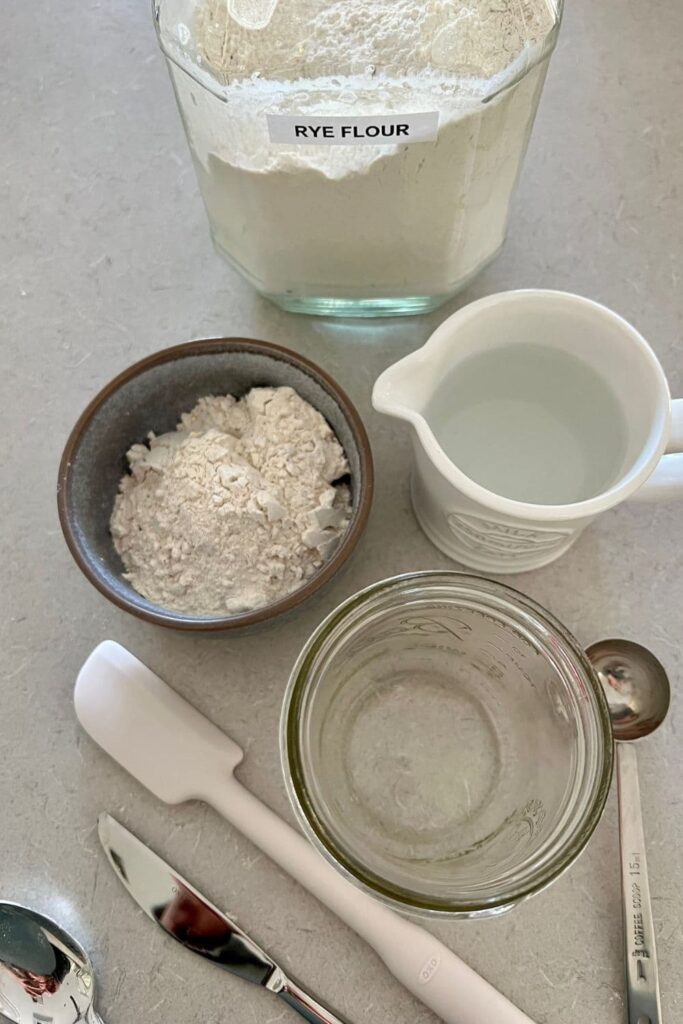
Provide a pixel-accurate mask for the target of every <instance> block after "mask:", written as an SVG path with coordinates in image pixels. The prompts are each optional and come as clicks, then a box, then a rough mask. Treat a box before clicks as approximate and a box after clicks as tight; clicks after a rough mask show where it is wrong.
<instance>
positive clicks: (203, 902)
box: [98, 814, 346, 1024]
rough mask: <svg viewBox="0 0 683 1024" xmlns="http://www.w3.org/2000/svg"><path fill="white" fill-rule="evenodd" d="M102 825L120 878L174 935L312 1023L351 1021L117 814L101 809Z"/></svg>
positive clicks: (103, 837)
mask: <svg viewBox="0 0 683 1024" xmlns="http://www.w3.org/2000/svg"><path fill="white" fill-rule="evenodd" d="M98 831H99V836H100V842H101V843H102V847H103V848H104V852H105V853H106V855H107V858H108V860H109V863H110V864H111V866H112V868H113V869H114V871H115V873H116V874H117V875H118V877H119V879H120V881H121V882H123V884H124V886H125V887H126V889H127V890H128V892H129V893H130V895H131V896H132V897H133V899H134V900H135V902H136V903H137V904H138V906H140V907H141V908H142V909H143V910H144V912H145V913H146V914H147V916H148V917H151V918H152V920H153V921H156V923H157V924H158V925H159V926H160V927H161V928H163V930H164V931H165V932H166V933H167V934H168V935H170V936H171V937H172V938H174V939H175V940H176V941H177V942H179V943H180V944H181V945H183V946H185V947H186V949H189V950H191V951H192V952H193V953H197V954H198V955H199V956H202V957H204V959H205V960H210V961H211V963H214V964H216V965H217V966H218V967H222V968H223V970H224V971H229V972H230V973H231V974H236V975H237V977H238V978H243V979H244V980H245V981H250V982H252V983H253V984H255V985H260V986H261V987H262V988H265V989H267V991H269V992H272V993H273V995H276V996H278V998H279V999H282V1000H283V1001H284V1002H285V1003H288V1004H289V1005H290V1006H291V1007H293V1008H294V1009H295V1010H296V1011H297V1013H299V1014H301V1016H302V1017H303V1018H304V1019H305V1020H307V1021H309V1022H310V1024H346V1022H345V1021H344V1019H343V1018H342V1017H340V1016H339V1015H338V1014H336V1013H333V1012H332V1010H330V1009H328V1008H327V1007H326V1006H323V1004H322V1003H320V1002H318V1000H317V999H315V998H314V996H312V995H310V994H309V993H308V992H306V991H305V989H303V988H302V987H301V986H300V985H299V984H297V982H296V981H294V980H293V979H292V978H290V977H288V976H287V975H286V974H285V972H284V971H283V970H282V968H281V967H278V965H277V964H276V963H275V961H274V960H272V959H271V957H269V956H268V954H267V953H266V952H265V951H264V950H263V949H261V947H260V946H259V945H257V943H256V942H254V940H253V939H250V938H249V936H248V935H247V934H246V933H245V932H243V931H242V929H241V928H240V927H238V925H236V924H235V922H234V921H231V920H230V918H229V917H227V916H226V915H225V914H224V913H223V912H222V911H220V910H218V908H217V907H215V906H214V905H213V904H212V903H209V901H208V900H207V899H205V898H204V896H202V895H201V893H199V892H197V890H196V889H195V888H194V887H193V886H192V885H190V883H189V882H187V881H186V880H185V879H184V878H183V877H182V876H181V875H179V874H178V872H177V871H175V870H174V868H172V867H171V866H170V865H169V864H166V863H165V861H163V860H162V859H161V857H159V856H158V855H157V854H156V853H154V852H153V851H152V850H150V849H149V847H147V846H145V844H144V843H143V842H141V841H140V840H139V839H138V838H137V837H136V836H134V835H133V833H132V832H129V831H128V829H126V828H124V827H123V825H121V824H120V823H119V822H118V821H116V819H115V818H112V817H111V815H109V814H102V815H100V818H99V823H98Z"/></svg>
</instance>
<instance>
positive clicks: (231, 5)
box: [154, 0, 562, 316]
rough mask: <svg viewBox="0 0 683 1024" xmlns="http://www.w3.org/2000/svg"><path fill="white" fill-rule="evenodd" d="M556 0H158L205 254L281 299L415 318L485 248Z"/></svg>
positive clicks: (295, 306)
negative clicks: (209, 246)
mask: <svg viewBox="0 0 683 1024" xmlns="http://www.w3.org/2000/svg"><path fill="white" fill-rule="evenodd" d="M561 2H562V0H454V2H453V3H450V4H444V3H443V2H442V0H156V3H155V5H154V11H155V17H156V23H157V29H158V34H159V40H160V43H161V47H162V49H163V51H164V53H165V55H166V57H167V59H168V66H169V69H170V73H171V79H172V82H173V86H174V89H175V93H176V97H177V100H178V105H179V108H180V112H181V115H182V118H183V122H184V125H185V129H186V132H187V137H188V141H189V145H190V149H191V151H192V156H193V160H194V164H195V168H196V172H197V177H198V180H199V186H200V190H201V194H202V197H203V199H204V203H205V206H206V210H207V214H208V218H209V224H210V227H211V234H212V237H213V241H214V244H215V246H216V248H217V250H218V251H219V252H220V253H221V254H222V255H223V256H224V257H225V258H226V259H227V260H228V261H229V262H230V263H231V264H232V265H233V266H234V267H236V268H237V269H238V270H239V271H240V272H241V273H242V274H243V275H244V276H245V277H246V278H247V280H249V281H250V282H251V283H252V284H253V285H254V287H255V288H257V289H258V290H259V291H260V292H261V293H262V294H264V295H266V296H268V297H269V298H271V299H272V300H274V301H275V302H277V303H278V304H279V305H280V306H282V307H284V308H285V309H288V310H291V311H295V312H304V313H317V314H330V315H340V316H377V315H382V314H386V315H396V314H404V313H421V312H426V311H428V310H431V309H433V308H435V307H437V306H438V305H440V304H441V303H443V302H444V301H446V300H447V299H448V298H449V297H450V296H451V295H453V294H454V293H455V292H457V291H458V290H459V289H461V288H463V287H464V286H465V285H466V284H467V283H468V282H469V281H470V280H471V279H472V278H473V277H474V276H475V275H476V274H477V273H478V272H479V271H480V270H481V269H482V268H483V267H484V266H485V265H486V264H487V263H489V262H490V260H492V259H493V258H494V257H495V255H496V254H497V253H498V251H499V250H500V248H501V246H502V244H503V241H504V238H505V233H506V228H507V221H508V209H509V204H510V198H511V195H512V192H513V189H514V186H515V183H516V181H517V178H518V175H519V171H520V167H521V164H522V160H523V157H524V153H525V151H526V147H527V142H528V139H529V133H530V131H531V127H532V124H533V120H534V116H535V113H536V108H537V105H538V101H539V97H540V93H541V89H542V86H543V81H544V78H545V74H546V70H547V66H548V60H549V58H550V54H551V52H552V49H553V47H554V45H555V41H556V37H557V31H558V28H559V22H560V17H561Z"/></svg>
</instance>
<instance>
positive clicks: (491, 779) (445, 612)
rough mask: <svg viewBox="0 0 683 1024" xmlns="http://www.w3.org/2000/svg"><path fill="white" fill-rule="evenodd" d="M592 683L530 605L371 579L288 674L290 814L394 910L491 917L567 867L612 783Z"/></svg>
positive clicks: (419, 582)
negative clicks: (376, 581)
mask: <svg viewBox="0 0 683 1024" xmlns="http://www.w3.org/2000/svg"><path fill="white" fill-rule="evenodd" d="M612 747H613V744H612V733H611V725H610V720H609V714H608V709H607V704H606V701H605V698H604V695H603V692H602V688H601V686H600V684H599V682H598V680H597V679H596V677H595V675H594V673H593V671H592V669H591V666H590V664H589V663H588V660H587V658H586V656H585V654H584V653H583V651H582V650H581V649H580V647H579V646H578V644H577V643H576V641H575V640H574V638H573V637H572V636H571V634H570V633H568V632H567V630H566V629H565V628H564V627H563V626H562V625H561V624H560V623H559V622H558V621H557V620H556V619H554V618H553V617H552V616H551V615H549V613H548V612H546V611H545V610H544V609H543V608H541V607H540V606H539V605H537V604H536V603H535V602H533V601H531V600H530V599H529V598H527V597H525V596H524V595H522V594H520V593H518V592H517V591H515V590H512V589H510V588H509V587H505V586H503V585H502V584H498V583H494V582H492V581H490V580H484V579H480V578H479V577H476V576H467V575H464V574H461V573H456V572H431V573H430V572H425V573H414V574H409V575H405V576H398V577H396V578H395V579H390V580H385V581H383V582H381V583H377V584H375V585H374V586H371V587H369V588H368V589H367V590H365V591H362V592H361V593H359V594H356V595H355V596H354V597H352V598H350V599H349V600H348V601H346V602H345V603H344V604H342V605H341V606H340V607H339V608H338V609H337V610H336V611H334V612H332V614H331V615H330V616H329V617H328V618H327V619H326V620H325V621H324V622H323V623H322V624H321V625H320V626H319V627H318V629H317V630H316V632H315V633H314V634H313V636H312V637H311V639H310V640H309V641H308V643H307V644H306V646H305V648H304V650H303V651H302V653H301V655H300V657H299V659H298V661H297V664H296V665H295V667H294V670H293V672H292V675H291V678H290V682H289V686H288V690H287V694H286V697H285V703H284V708H283V714H282V726H281V749H282V760H283V770H284V774H285V779H286V782H287V786H288V790H289V795H290V799H291V801H292V805H293V807H294V809H295V811H296V813H297V815H298V817H299V821H300V823H301V825H302V827H303V828H304V830H305V831H306V833H307V834H308V836H309V838H310V839H311V840H312V841H313V842H314V844H315V845H316V846H317V847H318V849H319V850H320V851H321V852H322V853H323V855H324V856H325V857H326V858H327V859H328V860H329V861H330V862H331V863H332V864H333V865H334V866H335V867H336V868H337V869H338V870H339V871H340V872H341V873H342V874H343V875H345V876H346V877H347V878H349V879H350V880H351V881H352V882H354V883H355V884H356V885H359V886H360V887H361V888H363V889H365V890H366V891H367V892H369V893H371V894H372V895H373V896H376V897H378V898H379V899H381V900H383V901H385V902H386V903H388V904H389V905H391V906H393V907H396V908H397V909H401V910H405V911H411V912H421V913H426V914H441V915H446V916H453V917H477V916H487V915H492V914H499V913H501V912H503V911H505V910H508V909H510V908H511V907H513V906H514V905H515V904H517V903H519V902H520V901H521V900H523V899H525V898H526V897H528V896H531V895H533V894H534V893H536V892H539V891H540V890H541V889H543V888H545V886H547V885H549V884H550V882H552V881H553V879H555V878H557V876H558V875H559V874H561V873H562V872H563V871H564V870H565V869H566V868H567V867H568V866H569V865H570V864H571V863H572V861H573V860H574V859H575V858H576V857H577V856H578V854H579V853H580V852H581V850H582V849H583V848H584V846H585V845H586V843H587V842H588V840H589V838H590V836H591V835H592V833H593V830H594V828H595V826H596V824H597V823H598V821H599V819H600V815H601V813H602V810H603V807H604V804H605V799H606V796H607V792H608V788H609V784H610V778H611V772H612Z"/></svg>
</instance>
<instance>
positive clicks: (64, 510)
mask: <svg viewBox="0 0 683 1024" xmlns="http://www.w3.org/2000/svg"><path fill="white" fill-rule="evenodd" d="M230 349H234V350H235V351H242V352H244V351H247V352H257V353H258V352H263V353H265V354H267V355H271V356H273V357H275V358H277V359H281V360H282V361H284V362H288V363H292V364H293V365H294V366H296V367H298V368H299V369H301V370H303V371H304V372H305V373H307V374H308V375H309V376H311V377H314V378H315V379H316V380H317V381H318V382H319V383H320V385H321V386H322V387H323V388H324V390H326V391H328V392H330V393H331V394H332V396H333V397H334V398H335V400H336V401H337V403H338V404H339V406H340V408H341V410H342V412H343V413H344V416H345V417H346V419H347V421H348V423H349V425H350V427H351V430H352V432H353V435H354V437H355V440H356V443H357V444H358V450H359V457H360V476H361V485H360V488H359V491H358V505H357V508H356V510H355V512H354V515H353V517H352V519H351V523H350V525H349V528H348V530H347V531H346V533H345V534H344V537H343V540H342V542H341V544H340V545H339V547H338V548H337V550H336V551H335V553H334V555H333V556H332V558H331V559H330V560H329V561H328V562H325V564H324V565H323V566H322V568H321V569H320V570H319V571H318V572H317V573H316V575H315V576H313V577H312V579H310V580H309V581H308V583H306V585H305V586H303V587H300V589H299V590H295V591H294V593H292V594H289V595H288V596H287V597H285V598H282V599H281V600H280V601H276V602H275V603H274V604H269V605H266V606H265V607H263V608H257V609H256V610H255V611H252V612H244V613H243V614H240V615H230V616H225V617H219V616H215V617H211V618H209V617H207V618H202V619H200V618H191V617H189V616H188V617H183V616H182V613H181V612H178V613H176V612H173V611H171V610H169V611H164V610H163V609H161V608H160V610H159V611H158V612H156V611H150V610H148V609H146V608H139V607H138V606H137V605H135V604H133V603H132V602H131V601H128V600H126V598H124V597H121V596H120V595H119V594H117V593H115V592H114V591H113V590H111V589H110V588H109V586H108V585H107V584H106V583H105V582H104V581H103V580H102V579H100V577H99V576H98V575H97V574H96V573H95V572H93V571H92V569H91V567H90V565H89V564H88V561H87V560H86V559H85V558H84V557H83V554H82V552H81V549H80V547H79V544H78V542H77V540H76V536H75V533H74V530H73V529H72V523H71V516H70V514H69V511H68V497H69V490H70V478H71V473H70V465H71V462H72V461H73V459H74V457H75V455H76V453H77V451H78V447H79V444H80V441H81V436H82V434H83V431H84V430H85V428H86V426H87V425H88V424H89V423H90V421H91V419H92V418H93V416H94V415H95V413H96V412H97V411H98V409H99V408H100V406H101V405H102V404H103V403H104V402H105V401H106V400H107V399H108V398H109V397H110V395H112V394H114V392H116V391H118V389H119V388H120V387H121V385H122V384H126V383H127V382H128V381H129V380H131V379H132V378H133V377H137V376H139V375H140V374H141V373H143V372H144V371H145V370H148V369H149V368H150V367H152V366H158V365H161V364H163V363H169V362H175V360H177V359H180V358H185V357H187V356H189V357H192V356H195V355H205V354H207V353H208V354H211V353H214V352H215V353H218V352H225V351H228V350H230ZM373 491H374V467H373V460H372V450H371V448H370V441H369V440H368V435H367V432H366V430H365V425H364V423H363V421H362V419H361V418H360V416H359V414H358V412H357V410H356V408H355V406H354V405H353V403H352V402H351V399H350V398H349V397H348V395H347V394H346V392H345V391H344V390H343V388H341V387H340V386H339V384H337V382H336V381H335V380H334V379H333V378H332V377H331V376H330V375H329V374H328V373H327V372H326V371H325V370H323V369H322V368H321V367H320V366H318V365H317V364H316V363H314V362H312V361H311V360H310V359H307V358H306V357H305V356H302V355H299V353H298V352H294V351H292V350H291V349H289V348H286V347H285V346H284V345H276V344H274V343H273V342H270V341H259V340H258V339H256V338H205V339H201V340H199V341H186V342H183V343H182V344H180V345H173V346H171V347H170V348H165V349H161V351H159V352H155V353H153V354H152V355H150V356H146V357H145V358H144V359H140V360H139V361H138V362H137V363H133V364H132V366H129V367H128V368H127V369H126V370H123V371H122V372H121V373H119V374H117V376H116V377H114V379H113V380H111V381H110V382H109V383H108V384H106V385H105V387H103V388H102V390H101V391H99V392H98V393H97V394H96V395H95V397H94V398H93V399H92V401H90V402H89V404H88V405H87V406H86V408H85V409H84V410H83V412H82V413H81V415H80V416H79V418H78V420H77V421H76V424H75V426H74V427H73V429H72V431H71V433H70V434H69V438H68V440H67V442H66V445H65V447H64V451H63V453H62V457H61V460H60V463H59V473H58V477H57V509H58V512H59V522H60V525H61V527H62V533H63V534H64V539H65V540H66V543H67V546H68V548H69V550H70V552H71V554H72V555H73V558H74V560H75V562H76V564H77V565H78V567H79V569H80V570H81V572H82V573H83V574H84V576H86V577H87V579H89V580H90V582H91V583H92V584H93V586H94V587H96V588H97V590H99V592H100V593H101V594H103V595H104V596H105V597H106V598H108V599H109V600H110V601H111V602H112V603H113V604H115V605H118V607H119V608H122V609H123V610H124V611H127V612H130V613H131V614H132V615H136V616H137V617H138V618H140V619H143V620H144V621H145V622H152V623H154V624H155V625H158V626H167V627H169V628H171V629H179V630H198V631H209V632H218V631H221V630H227V629H238V628H240V627H244V626H253V625H256V624H257V623H261V622H267V621H268V620H269V619H273V618H275V617H276V616H278V615H281V614H283V613H284V612H288V611H291V609H293V608H295V607H296V606H297V605H299V604H302V603H303V602H304V601H306V600H307V598H309V597H311V595H312V594H314V593H315V592H316V591H317V590H319V589H320V588H321V587H322V586H324V585H325V584H326V583H328V582H329V581H330V580H331V579H332V577H333V576H334V575H335V574H336V573H337V572H338V570H339V569H340V568H341V566H342V565H343V564H344V562H345V561H346V560H347V558H348V557H349V555H350V554H351V552H352V551H353V549H354V548H355V547H356V545H357V543H358V541H359V539H360V536H361V534H362V532H363V530H364V529H365V526H366V524H367V521H368V517H369V515H370V508H371V505H372V496H373ZM141 596H142V595H141Z"/></svg>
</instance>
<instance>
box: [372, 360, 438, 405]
mask: <svg viewBox="0 0 683 1024" xmlns="http://www.w3.org/2000/svg"><path fill="white" fill-rule="evenodd" d="M420 356H421V351H418V352H413V353H411V354H410V355H408V356H406V357H405V359H401V360H400V361H399V362H398V363H394V365H393V366H390V367H389V368H388V369H386V370H385V371H384V373H381V374H380V376H379V377H378V378H377V380H376V381H375V386H374V388H373V389H372V404H373V407H374V408H375V409H376V410H377V411H378V412H381V413H384V414H385V415H386V416H394V417H395V418H396V419H401V420H408V421H409V422H414V421H415V419H416V418H417V417H421V416H422V412H423V410H424V407H425V405H426V403H427V401H428V400H429V397H430V394H431V392H432V390H433V382H432V381H431V380H429V379H428V377H429V375H428V373H427V372H426V371H427V368H426V367H425V365H424V361H423V360H422V359H421V358H420Z"/></svg>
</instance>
